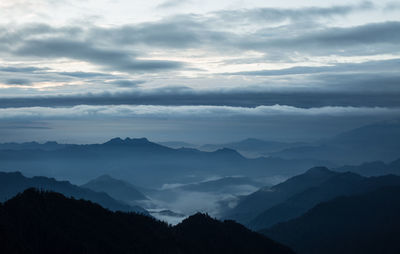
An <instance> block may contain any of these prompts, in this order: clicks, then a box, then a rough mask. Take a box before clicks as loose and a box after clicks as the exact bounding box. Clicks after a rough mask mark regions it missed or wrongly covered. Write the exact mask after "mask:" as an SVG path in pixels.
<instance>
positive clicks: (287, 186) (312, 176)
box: [222, 167, 338, 224]
mask: <svg viewBox="0 0 400 254" xmlns="http://www.w3.org/2000/svg"><path fill="white" fill-rule="evenodd" d="M337 174H338V173H336V172H333V171H330V170H328V169H327V168H325V167H315V168H312V169H310V170H308V171H307V172H305V173H304V174H301V175H298V176H295V177H292V178H290V179H288V180H286V181H285V182H283V183H280V184H277V185H274V186H272V187H265V188H261V189H260V190H258V191H256V192H254V193H252V194H250V195H248V196H245V197H243V198H242V199H241V200H240V201H239V203H238V204H237V205H236V207H234V208H233V209H231V210H228V211H226V212H225V213H224V214H223V215H222V217H224V218H228V219H233V220H236V221H238V222H240V223H243V224H247V223H249V222H250V221H251V220H252V219H253V218H255V217H256V216H257V215H258V214H260V213H262V212H263V211H265V210H267V209H269V208H271V207H273V206H274V205H277V204H279V203H281V202H283V201H285V200H286V199H288V198H289V197H291V196H293V195H294V194H297V193H300V192H303V191H305V190H307V189H309V188H312V187H316V186H319V185H320V184H321V183H323V182H325V181H326V180H327V179H329V178H331V177H333V176H335V175H337Z"/></svg>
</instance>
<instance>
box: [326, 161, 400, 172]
mask: <svg viewBox="0 0 400 254" xmlns="http://www.w3.org/2000/svg"><path fill="white" fill-rule="evenodd" d="M334 170H335V171H340V172H347V171H350V172H355V173H357V174H360V175H364V176H380V175H388V174H393V175H400V159H397V160H395V161H392V162H390V163H385V162H383V161H373V162H366V163H362V164H360V165H357V166H343V167H339V168H335V169H334Z"/></svg>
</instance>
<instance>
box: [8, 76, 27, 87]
mask: <svg viewBox="0 0 400 254" xmlns="http://www.w3.org/2000/svg"><path fill="white" fill-rule="evenodd" d="M5 83H6V84H7V85H21V86H25V85H30V84H31V81H29V80H27V79H18V78H15V79H7V80H6V81H5Z"/></svg>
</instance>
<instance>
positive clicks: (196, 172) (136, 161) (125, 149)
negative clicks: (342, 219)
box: [0, 138, 323, 188]
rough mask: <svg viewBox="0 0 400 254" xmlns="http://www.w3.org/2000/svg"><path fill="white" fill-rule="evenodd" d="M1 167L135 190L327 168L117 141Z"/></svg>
mask: <svg viewBox="0 0 400 254" xmlns="http://www.w3.org/2000/svg"><path fill="white" fill-rule="evenodd" d="M0 162H1V167H2V170H6V169H14V168H18V170H20V171H21V172H23V173H25V174H29V175H46V176H56V177H59V178H63V179H70V180H71V181H74V182H77V183H82V184H83V183H85V182H87V181H89V180H91V179H93V178H95V177H98V176H99V175H104V174H112V175H113V176H114V177H116V178H119V179H124V180H127V181H129V182H130V183H132V184H134V185H136V186H145V187H155V188H157V187H160V186H161V185H162V184H164V183H170V182H172V183H176V182H178V183H190V182H196V181H202V180H204V179H206V178H210V177H215V176H226V175H242V176H247V177H257V178H258V177H270V176H275V175H292V174H294V173H293V172H296V171H297V170H298V171H300V172H301V171H303V170H305V169H307V168H310V167H312V166H314V165H316V164H320V163H323V162H320V161H316V160H286V159H279V158H257V159H248V158H245V157H243V156H242V155H240V154H239V153H238V152H236V151H235V150H232V149H221V150H217V151H215V152H201V151H199V150H196V149H186V148H184V149H172V148H169V147H165V146H161V145H159V144H156V143H153V142H150V141H149V140H147V139H145V138H141V139H130V138H127V139H120V138H115V139H112V140H110V141H108V142H106V143H104V144H93V145H69V146H67V147H65V148H63V149H58V150H53V151H43V150H0ZM155 176H156V177H155Z"/></svg>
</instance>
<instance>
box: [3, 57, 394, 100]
mask: <svg viewBox="0 0 400 254" xmlns="http://www.w3.org/2000/svg"><path fill="white" fill-rule="evenodd" d="M393 62H394V63H389V62H387V65H385V64H382V68H386V71H381V69H378V70H376V72H375V71H374V70H373V69H374V64H367V63H365V64H364V65H365V66H369V67H365V71H356V70H358V69H357V68H356V67H354V66H353V69H352V68H349V72H345V71H344V72H335V71H334V70H330V69H328V70H329V71H326V72H321V73H319V72H316V73H312V75H311V74H309V73H306V74H297V75H296V77H287V76H284V77H283V78H281V77H280V76H278V77H275V76H272V77H267V78H266V79H265V80H261V79H260V78H257V79H259V83H258V84H254V85H252V84H251V83H249V82H247V83H246V84H247V86H238V87H233V88H215V87H212V86H211V87H209V88H208V89H194V88H190V87H186V86H163V87H161V88H147V87H141V86H138V85H139V84H142V83H143V80H140V79H138V80H136V79H124V78H122V77H121V78H120V79H110V80H106V81H104V82H105V83H104V85H106V86H107V84H112V85H114V86H121V85H122V86H124V87H125V89H124V90H123V91H121V90H120V91H114V92H110V91H112V90H111V89H110V91H109V92H87V93H77V92H75V93H71V92H69V93H68V94H54V95H50V94H48V95H40V94H38V93H36V95H32V96H13V97H10V96H8V97H6V96H1V97H0V98H1V99H0V108H7V107H34V106H44V107H63V106H64V107H65V106H76V105H82V104H85V105H122V104H125V105H162V106H170V105H176V106H184V105H188V106H196V105H199V106H201V105H213V106H234V107H238V106H239V107H257V106H261V105H268V106H271V105H275V104H280V105H288V106H293V107H300V108H313V107H325V106H343V107H346V106H352V107H374V106H378V107H399V106H400V100H399V99H398V98H399V97H400V87H399V82H400V75H399V74H398V73H397V71H396V64H397V62H396V61H393ZM392 64H393V65H392ZM338 68H339V69H341V68H345V67H344V66H342V67H338ZM361 69H362V68H361ZM291 71H293V70H291ZM297 71H299V72H300V70H297ZM302 71H310V70H308V69H306V70H302ZM314 71H316V70H314ZM285 73H286V74H287V71H285ZM256 74H258V75H260V73H256ZM262 74H265V73H262ZM267 74H268V73H267ZM269 74H270V73H269ZM273 74H282V73H273ZM91 82H93V84H95V83H96V81H91ZM119 82H122V83H119ZM194 82H195V81H194ZM127 85H128V86H127ZM128 87H130V88H131V89H126V88H128ZM40 93H42V92H40Z"/></svg>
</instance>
